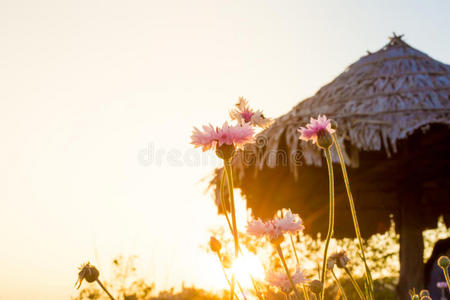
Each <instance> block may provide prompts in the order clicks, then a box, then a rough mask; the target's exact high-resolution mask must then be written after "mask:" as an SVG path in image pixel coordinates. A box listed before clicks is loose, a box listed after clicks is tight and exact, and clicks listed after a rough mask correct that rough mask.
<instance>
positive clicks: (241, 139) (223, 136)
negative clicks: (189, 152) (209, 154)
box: [191, 122, 254, 151]
mask: <svg viewBox="0 0 450 300" xmlns="http://www.w3.org/2000/svg"><path fill="white" fill-rule="evenodd" d="M202 128H203V131H202V130H199V129H198V128H196V127H194V131H193V132H192V136H191V144H193V145H194V146H195V147H201V148H202V150H203V151H206V150H209V149H215V148H217V147H220V146H222V145H223V144H227V145H234V146H235V147H237V148H242V147H243V146H244V144H246V143H249V142H252V141H253V134H254V132H253V129H252V128H251V127H250V125H248V124H243V125H237V126H229V125H228V123H227V122H225V123H224V124H223V125H222V128H219V127H216V128H214V127H213V126H212V125H208V126H203V127H202Z"/></svg>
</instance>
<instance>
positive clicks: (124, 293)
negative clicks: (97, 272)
mask: <svg viewBox="0 0 450 300" xmlns="http://www.w3.org/2000/svg"><path fill="white" fill-rule="evenodd" d="M136 259H137V257H136V256H130V257H128V258H124V257H123V256H118V257H117V258H115V259H114V260H113V262H112V265H113V276H112V279H111V280H109V281H105V282H103V283H102V285H103V287H104V288H105V289H107V290H108V291H113V292H114V294H116V295H118V297H117V298H116V299H117V300H133V299H139V300H148V299H150V294H151V292H152V291H153V290H154V285H153V284H148V283H147V282H146V281H145V280H144V279H142V278H137V274H136V268H135V261H136ZM91 267H92V266H91ZM84 279H86V281H88V277H86V276H84ZM89 279H90V280H91V279H92V278H89ZM94 281H95V280H94ZM77 282H78V281H77ZM89 282H92V281H89ZM113 286H114V287H113ZM103 287H102V289H103ZM108 293H109V292H108ZM109 295H110V296H109V299H113V298H112V296H111V294H109ZM87 299H91V300H95V299H108V298H105V297H104V296H103V293H102V292H101V290H100V289H99V288H97V287H95V286H88V287H86V288H83V289H82V290H80V293H79V294H78V296H77V297H75V298H73V300H87Z"/></svg>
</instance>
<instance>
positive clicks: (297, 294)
mask: <svg viewBox="0 0 450 300" xmlns="http://www.w3.org/2000/svg"><path fill="white" fill-rule="evenodd" d="M277 252H278V255H279V256H280V259H281V263H282V264H283V267H284V270H285V271H286V274H287V277H288V279H289V282H290V283H291V285H292V289H293V290H294V292H295V295H296V296H297V299H298V300H300V294H299V292H298V290H297V288H296V287H295V283H294V281H293V280H292V277H291V274H290V273H289V269H288V266H287V264H286V260H285V259H284V255H283V250H281V247H280V245H279V244H278V245H277Z"/></svg>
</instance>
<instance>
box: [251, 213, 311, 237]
mask: <svg viewBox="0 0 450 300" xmlns="http://www.w3.org/2000/svg"><path fill="white" fill-rule="evenodd" d="M302 224H303V221H302V219H301V218H300V217H299V216H298V215H297V214H293V213H292V212H291V210H290V209H289V210H287V211H286V213H285V215H284V217H282V218H277V217H276V218H274V219H273V220H268V221H266V222H263V221H261V219H256V220H253V221H251V222H249V223H248V224H247V233H248V234H250V235H254V236H256V237H264V236H267V237H268V238H269V240H270V241H277V240H278V238H280V237H281V236H282V235H283V234H285V233H291V234H294V233H296V232H297V231H299V230H303V229H304V226H303V225H302Z"/></svg>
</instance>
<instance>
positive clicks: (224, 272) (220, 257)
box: [217, 252, 239, 300]
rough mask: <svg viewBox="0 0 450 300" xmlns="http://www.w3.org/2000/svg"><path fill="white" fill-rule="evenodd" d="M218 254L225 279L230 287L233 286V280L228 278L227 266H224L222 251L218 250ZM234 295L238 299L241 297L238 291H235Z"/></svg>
mask: <svg viewBox="0 0 450 300" xmlns="http://www.w3.org/2000/svg"><path fill="white" fill-rule="evenodd" d="M217 256H218V257H219V261H220V265H221V267H222V271H223V275H224V276H225V279H226V280H227V282H228V285H229V286H230V288H231V282H230V279H228V276H227V272H226V271H225V267H224V265H223V259H222V255H220V253H219V252H217ZM234 296H235V297H236V299H237V300H239V297H238V296H237V295H236V293H234Z"/></svg>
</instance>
